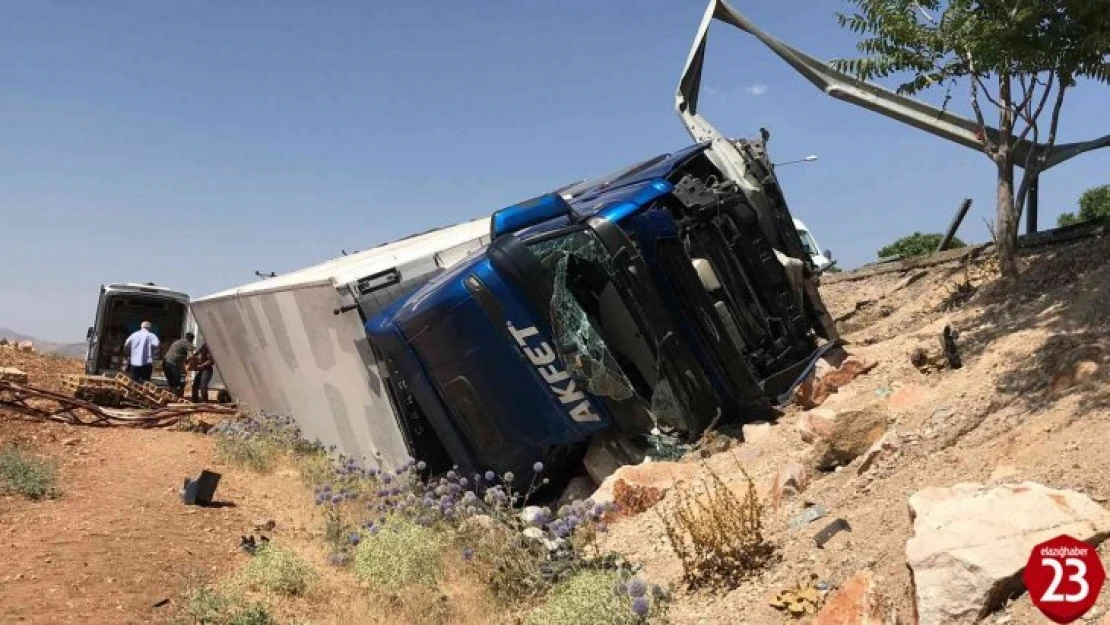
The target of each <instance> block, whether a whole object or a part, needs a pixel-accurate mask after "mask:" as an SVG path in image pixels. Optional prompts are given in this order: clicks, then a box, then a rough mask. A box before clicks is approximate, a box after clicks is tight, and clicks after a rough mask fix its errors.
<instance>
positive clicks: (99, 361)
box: [85, 282, 226, 401]
mask: <svg viewBox="0 0 1110 625" xmlns="http://www.w3.org/2000/svg"><path fill="white" fill-rule="evenodd" d="M143 321H150V325H151V328H150V330H151V332H153V333H154V334H155V335H156V336H157V337H158V340H159V341H160V342H161V344H162V350H163V351H164V350H165V349H166V348H168V347H169V345H170V343H172V342H174V341H176V340H177V339H179V338H181V337H182V336H184V335H185V333H186V332H192V333H193V334H195V335H196V343H195V344H196V345H200V344H201V343H202V342H203V338H202V337H201V335H200V331H199V330H198V328H197V324H196V322H195V321H194V320H193V316H192V313H191V311H190V310H189V296H188V295H186V294H185V293H182V292H180V291H174V290H172V289H168V288H166V287H162V286H157V285H155V284H152V283H146V284H141V283H135V282H125V283H116V284H104V285H101V286H100V296H99V297H98V298H97V303H96V318H95V319H94V320H93V325H91V326H89V329H88V332H87V334H86V342H87V343H88V349H87V351H86V352H85V373H86V374H88V375H114V374H116V373H118V372H121V371H123V370H124V368H123V365H124V364H125V361H124V359H125V358H126V357H127V354H126V353H125V352H124V350H123V342H124V341H126V340H127V337H128V336H130V335H131V333H132V332H134V331H136V330H138V329H139V324H141V323H142V322H143ZM161 363H162V361H161V358H160V357H157V358H156V359H155V366H154V372H153V374H152V376H151V380H150V381H151V382H152V383H154V384H155V385H158V386H166V377H165V375H164V374H163V373H162V364H161ZM218 376H219V371H218V368H217V370H216V371H214V372H213V375H212V382H211V383H210V384H209V389H210V390H212V391H217V392H219V394H220V396H221V401H223V400H226V393H225V392H224V388H223V384H222V381H221V380H220V379H219V377H218Z"/></svg>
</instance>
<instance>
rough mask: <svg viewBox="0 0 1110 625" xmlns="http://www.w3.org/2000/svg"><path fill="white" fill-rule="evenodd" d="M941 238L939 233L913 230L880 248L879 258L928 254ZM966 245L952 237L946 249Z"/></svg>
mask: <svg viewBox="0 0 1110 625" xmlns="http://www.w3.org/2000/svg"><path fill="white" fill-rule="evenodd" d="M942 239H944V235H943V234H940V233H933V234H922V233H920V232H915V233H913V234H911V235H909V236H905V237H902V238H901V239H898V240H897V241H895V242H894V243H891V244H890V245H887V246H885V247H883V248H882V249H880V250H879V258H910V257H913V256H928V255H929V254H932V253H933V251H934V250H936V249H937V246H938V245H940V242H941V240H942ZM966 245H967V244H966V243H964V242H963V241H961V240H960V237H952V241H951V242H949V244H948V249H952V248H956V247H964V246H966Z"/></svg>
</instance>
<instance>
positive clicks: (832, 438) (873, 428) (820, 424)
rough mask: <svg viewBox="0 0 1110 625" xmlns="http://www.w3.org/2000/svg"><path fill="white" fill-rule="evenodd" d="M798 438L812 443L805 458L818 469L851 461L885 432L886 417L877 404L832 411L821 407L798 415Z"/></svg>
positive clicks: (829, 467)
mask: <svg viewBox="0 0 1110 625" xmlns="http://www.w3.org/2000/svg"><path fill="white" fill-rule="evenodd" d="M796 427H797V429H798V435H799V436H801V438H802V440H803V441H805V442H807V443H812V444H813V449H812V450H811V451H810V454H809V458H810V461H811V463H812V465H813V466H814V467H815V468H817V469H821V470H826V469H832V468H834V467H836V466H844V465H847V464H848V463H850V462H851V461H852V460H855V459H856V458H857V457H859V456H860V455H862V454H864V453H866V452H867V450H868V449H870V448H871V446H872V445H873V444H874V443H875V441H877V440H879V438H881V437H882V436H883V434H885V433H886V431H887V418H886V414H885V413H884V412H883V411H882V410H881V409H880V408H879V406H878V405H877V404H871V405H868V406H863V407H859V408H845V409H841V410H832V409H828V408H822V409H818V410H813V411H810V412H808V413H804V414H802V416H801V417H800V418H799V419H798V423H797V426H796Z"/></svg>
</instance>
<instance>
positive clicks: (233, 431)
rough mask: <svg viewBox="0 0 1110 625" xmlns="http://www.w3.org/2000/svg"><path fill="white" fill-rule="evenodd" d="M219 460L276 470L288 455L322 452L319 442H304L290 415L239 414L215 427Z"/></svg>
mask: <svg viewBox="0 0 1110 625" xmlns="http://www.w3.org/2000/svg"><path fill="white" fill-rule="evenodd" d="M212 434H213V435H214V436H215V437H216V453H217V455H218V456H219V457H220V460H222V461H224V462H226V463H228V464H234V465H239V466H242V467H246V468H248V469H251V470H253V471H257V472H259V473H268V472H269V471H271V470H273V468H274V466H275V465H276V464H277V461H278V459H279V458H281V457H282V456H283V455H285V454H293V455H294V456H298V457H300V456H313V455H317V454H319V453H320V452H321V450H320V446H319V445H318V444H313V443H309V442H307V441H305V440H304V439H303V438H301V436H300V430H299V429H298V428H297V426H296V423H295V422H294V421H293V419H292V418H290V417H275V416H269V415H248V414H241V415H237V416H236V417H235V418H234V419H229V420H227V421H224V422H222V423H220V424H219V425H217V426H216V427H214V428H212Z"/></svg>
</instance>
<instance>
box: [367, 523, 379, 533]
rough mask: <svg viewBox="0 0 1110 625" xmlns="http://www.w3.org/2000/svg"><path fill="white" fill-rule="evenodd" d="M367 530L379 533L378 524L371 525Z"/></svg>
mask: <svg viewBox="0 0 1110 625" xmlns="http://www.w3.org/2000/svg"><path fill="white" fill-rule="evenodd" d="M367 531H368V532H370V533H371V534H377V533H378V526H377V525H371V526H370V529H368V530H367Z"/></svg>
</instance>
